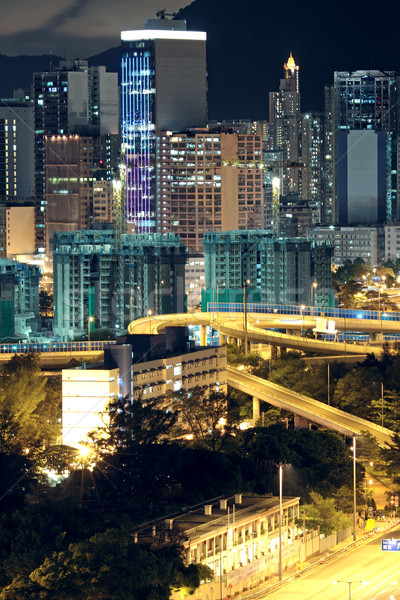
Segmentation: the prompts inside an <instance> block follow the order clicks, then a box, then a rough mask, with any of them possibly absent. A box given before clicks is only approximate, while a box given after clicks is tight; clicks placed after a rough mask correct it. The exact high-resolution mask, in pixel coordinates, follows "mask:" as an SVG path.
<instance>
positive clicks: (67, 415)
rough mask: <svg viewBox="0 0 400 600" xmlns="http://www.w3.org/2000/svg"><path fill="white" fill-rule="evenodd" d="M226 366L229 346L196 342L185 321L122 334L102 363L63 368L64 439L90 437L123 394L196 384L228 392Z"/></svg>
mask: <svg viewBox="0 0 400 600" xmlns="http://www.w3.org/2000/svg"><path fill="white" fill-rule="evenodd" d="M226 369H227V355H226V346H221V347H215V346H214V347H195V346H194V344H193V342H191V341H189V338H188V333H187V329H186V328H185V327H166V328H165V332H164V333H162V334H157V335H150V334H148V335H146V334H140V335H126V336H121V337H119V338H117V343H116V344H110V345H109V346H108V348H105V350H104V364H103V365H102V366H101V367H98V366H89V367H88V368H85V369H83V368H77V369H64V370H63V372H62V402H63V404H62V419H63V444H66V445H68V446H78V447H79V445H80V444H82V442H87V441H89V436H88V434H89V433H90V432H91V431H95V430H96V429H98V428H101V427H104V426H105V425H107V423H109V410H110V406H111V405H112V404H113V403H115V402H116V401H117V400H118V399H120V400H121V399H123V400H124V402H126V403H130V402H135V401H138V400H141V401H143V402H146V401H151V400H155V399H157V398H160V399H161V398H164V397H165V395H166V394H167V393H173V392H179V391H180V390H186V391H190V390H191V389H193V388H195V387H203V388H204V390H205V391H206V390H208V391H217V392H223V393H226V390H227V370H226ZM166 408H169V405H168V406H167V405H166ZM175 408H178V405H176V406H175ZM179 424H180V426H181V429H180V433H182V428H183V430H185V429H186V427H187V424H186V425H185V421H184V419H183V416H182V414H181V415H180V416H179Z"/></svg>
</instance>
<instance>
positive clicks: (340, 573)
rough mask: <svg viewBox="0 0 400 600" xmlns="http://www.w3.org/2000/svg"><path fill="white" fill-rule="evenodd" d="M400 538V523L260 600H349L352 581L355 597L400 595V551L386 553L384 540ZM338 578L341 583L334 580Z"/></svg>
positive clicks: (383, 599)
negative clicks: (383, 545) (321, 599)
mask: <svg viewBox="0 0 400 600" xmlns="http://www.w3.org/2000/svg"><path fill="white" fill-rule="evenodd" d="M391 538H397V539H400V526H397V527H396V528H395V529H393V530H391V531H390V532H388V533H385V534H383V535H381V536H379V537H376V538H373V539H371V540H368V541H367V542H365V543H363V544H362V545H361V546H360V547H358V548H356V549H349V550H347V551H345V552H343V553H341V554H340V555H339V556H338V557H333V558H331V559H329V560H328V561H327V562H326V563H324V564H323V565H319V564H318V566H316V567H315V568H314V569H313V570H312V571H311V572H309V573H305V574H304V575H302V576H301V577H300V578H299V579H293V580H292V582H291V583H289V584H288V585H285V586H284V587H282V588H281V589H279V590H277V591H276V592H274V593H269V594H265V593H264V594H260V595H258V596H257V599H258V600H264V599H268V600H294V599H297V598H298V599H301V600H315V599H316V598H323V600H347V599H348V598H350V596H349V582H351V598H352V600H389V598H390V597H391V596H393V597H394V598H397V595H398V597H399V598H400V571H399V559H400V552H385V551H382V549H381V540H382V539H391ZM334 581H338V583H337V585H335V584H334V583H333V582H334Z"/></svg>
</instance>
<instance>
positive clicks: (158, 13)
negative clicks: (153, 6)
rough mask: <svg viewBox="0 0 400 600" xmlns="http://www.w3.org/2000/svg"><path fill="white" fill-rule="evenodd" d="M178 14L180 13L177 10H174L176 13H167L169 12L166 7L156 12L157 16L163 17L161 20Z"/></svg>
mask: <svg viewBox="0 0 400 600" xmlns="http://www.w3.org/2000/svg"><path fill="white" fill-rule="evenodd" d="M177 14H178V13H176V12H174V13H167V12H166V9H165V8H162V9H161V10H158V11H157V12H156V17H157V18H158V19H161V20H162V21H163V20H164V19H166V18H167V17H172V18H174V17H176V15H177Z"/></svg>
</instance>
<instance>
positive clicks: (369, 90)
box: [334, 70, 400, 224]
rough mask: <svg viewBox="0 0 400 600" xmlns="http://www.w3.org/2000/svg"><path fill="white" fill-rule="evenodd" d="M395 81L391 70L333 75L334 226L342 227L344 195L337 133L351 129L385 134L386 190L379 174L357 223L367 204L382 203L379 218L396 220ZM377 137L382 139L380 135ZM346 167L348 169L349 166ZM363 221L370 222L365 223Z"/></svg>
mask: <svg viewBox="0 0 400 600" xmlns="http://www.w3.org/2000/svg"><path fill="white" fill-rule="evenodd" d="M399 82H400V79H399V77H398V76H397V75H396V73H394V72H393V71H387V72H386V71H379V70H370V71H363V70H360V71H355V72H353V73H349V72H347V71H346V72H342V71H340V72H335V74H334V113H335V117H334V137H335V164H336V165H337V167H339V168H337V169H336V182H335V184H336V185H335V196H336V198H335V200H336V222H337V223H341V224H344V223H345V218H346V217H345V216H344V215H345V213H343V210H342V209H343V206H344V204H345V203H346V198H345V196H344V195H343V193H345V194H346V193H347V192H346V189H345V188H344V187H343V177H342V176H341V175H340V170H341V169H343V166H341V165H340V158H341V157H342V155H343V151H342V150H343V148H342V142H343V140H344V135H343V134H342V133H341V132H343V131H347V132H349V131H352V130H368V131H374V132H378V133H379V132H385V133H386V136H383V137H385V138H386V141H385V143H386V144H387V145H388V146H389V151H388V153H387V159H386V171H387V173H388V184H387V186H386V187H387V189H386V190H383V187H382V185H383V184H382V181H383V178H384V177H383V176H382V175H380V177H379V181H378V179H376V181H375V182H374V187H375V189H376V193H375V196H373V197H372V196H371V195H369V197H365V206H366V208H367V209H368V210H367V212H364V211H362V210H360V211H359V219H358V222H359V223H360V224H364V223H365V221H364V220H363V216H364V214H371V211H370V210H369V208H368V206H367V204H369V203H370V202H373V203H375V204H379V205H380V206H382V203H384V204H386V211H384V212H383V213H382V210H380V211H379V219H382V218H383V219H384V220H386V221H390V220H396V219H397V218H398V217H399V206H398V188H399V175H398V169H397V155H398V149H397V144H398V131H399V118H398V116H399V106H398V102H399V99H400V96H399ZM379 137H380V138H382V136H379ZM353 139H354V141H355V140H356V139H357V140H358V141H357V143H360V144H361V143H364V144H365V143H366V140H367V137H365V136H358V137H353ZM368 139H369V140H372V137H371V136H369V138H368ZM382 143H383V142H382ZM369 145H370V148H371V149H372V148H373V147H375V143H372V142H371V143H370V144H369ZM374 152H375V150H374ZM382 152H384V150H382ZM382 152H381V153H380V162H382V159H383V155H382ZM371 160H372V158H371ZM342 162H343V161H342ZM347 168H348V169H349V168H350V169H351V168H352V166H351V164H350V165H348V166H347ZM356 168H358V167H356ZM380 172H382V167H380ZM342 175H343V173H342ZM347 175H349V176H351V172H350V171H349V170H347ZM347 175H346V177H347ZM338 177H341V185H340V187H338ZM378 193H379V198H378V195H377V194H378ZM383 196H385V197H383ZM385 212H386V214H385ZM366 222H367V223H368V222H370V221H369V220H367V221H366Z"/></svg>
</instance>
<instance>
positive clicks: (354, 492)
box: [353, 435, 357, 541]
mask: <svg viewBox="0 0 400 600" xmlns="http://www.w3.org/2000/svg"><path fill="white" fill-rule="evenodd" d="M356 510H357V495H356V436H355V435H353V540H354V541H356V539H357V529H356Z"/></svg>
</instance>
